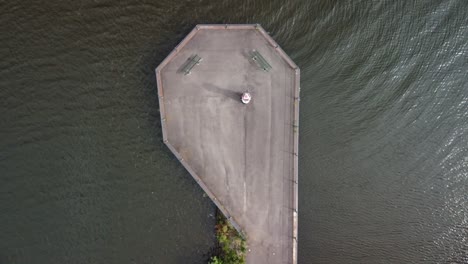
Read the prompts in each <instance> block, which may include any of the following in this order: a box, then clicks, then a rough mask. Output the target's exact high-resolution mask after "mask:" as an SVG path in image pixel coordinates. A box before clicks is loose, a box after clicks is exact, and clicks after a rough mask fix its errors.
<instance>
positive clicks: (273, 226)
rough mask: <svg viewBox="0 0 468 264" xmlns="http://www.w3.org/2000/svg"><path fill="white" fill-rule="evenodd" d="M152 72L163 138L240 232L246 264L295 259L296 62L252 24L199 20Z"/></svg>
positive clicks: (291, 261)
mask: <svg viewBox="0 0 468 264" xmlns="http://www.w3.org/2000/svg"><path fill="white" fill-rule="evenodd" d="M156 77H157V85H158V94H159V104H160V112H161V120H162V122H161V123H162V130H163V138H164V142H165V143H166V145H167V146H168V147H169V149H170V150H171V151H172V152H173V153H174V155H175V156H176V157H177V158H178V159H179V160H180V162H181V163H182V164H183V165H184V167H185V168H186V169H187V170H188V172H189V173H190V174H191V175H192V176H193V178H194V179H195V180H196V181H197V182H198V184H199V185H200V186H201V187H202V188H203V190H204V191H205V192H206V193H207V194H208V195H209V196H210V198H211V199H212V200H213V202H214V203H215V204H216V205H217V206H218V207H219V209H220V210H221V211H222V212H223V213H224V215H225V216H226V217H227V218H228V219H229V220H230V221H231V223H232V224H233V225H234V226H235V227H236V229H238V230H239V231H240V232H242V233H243V234H244V235H245V237H246V239H247V245H248V247H249V252H248V254H247V263H249V264H276V263H292V264H295V263H296V262H297V196H298V192H297V191H298V188H297V187H298V185H297V171H298V159H297V154H298V131H299V129H298V125H299V79H300V78H299V68H298V67H297V66H296V65H295V64H294V62H292V60H291V59H290V58H289V57H288V56H287V55H286V54H285V53H284V51H283V50H282V49H281V48H280V47H279V46H278V45H277V44H276V42H275V41H274V40H273V39H272V38H271V37H270V36H269V35H268V34H267V33H266V32H265V30H264V29H263V28H262V27H261V26H259V25H256V24H254V25H198V26H196V27H195V29H194V30H193V31H192V32H190V33H189V34H188V36H187V37H186V38H185V39H184V40H183V41H182V42H181V43H180V44H179V45H178V46H177V47H176V48H175V49H174V50H173V51H172V53H171V54H170V55H169V56H168V57H167V58H166V59H165V60H164V61H163V62H162V63H161V65H159V67H158V68H157V69H156ZM244 92H249V93H250V94H251V95H252V100H251V101H250V103H248V104H243V103H242V102H241V100H240V98H241V94H242V93H244Z"/></svg>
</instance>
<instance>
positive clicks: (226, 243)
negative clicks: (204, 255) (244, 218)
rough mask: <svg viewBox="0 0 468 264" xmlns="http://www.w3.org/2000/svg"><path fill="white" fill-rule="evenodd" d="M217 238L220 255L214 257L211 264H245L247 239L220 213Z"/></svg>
mask: <svg viewBox="0 0 468 264" xmlns="http://www.w3.org/2000/svg"><path fill="white" fill-rule="evenodd" d="M216 238H217V239H218V245H219V249H220V250H219V251H220V253H219V255H218V256H214V257H212V258H211V259H210V261H209V264H245V254H246V251H247V246H246V242H245V239H244V238H243V237H242V236H241V235H240V234H239V232H237V230H236V229H235V228H234V227H233V226H232V225H231V224H230V223H229V221H228V220H227V219H226V218H225V217H224V216H223V215H222V213H220V212H219V213H218V216H217V224H216Z"/></svg>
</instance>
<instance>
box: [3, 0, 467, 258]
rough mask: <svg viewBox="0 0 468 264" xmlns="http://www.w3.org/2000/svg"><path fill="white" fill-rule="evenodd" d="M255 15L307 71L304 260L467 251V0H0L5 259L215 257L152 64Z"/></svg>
mask: <svg viewBox="0 0 468 264" xmlns="http://www.w3.org/2000/svg"><path fill="white" fill-rule="evenodd" d="M254 22H255V23H257V22H258V23H261V24H262V25H263V26H264V28H265V29H266V30H268V31H269V32H270V33H271V35H272V36H273V37H274V38H275V39H276V40H277V42H278V43H280V45H282V47H283V48H284V49H285V50H286V52H288V53H289V54H290V55H291V57H292V58H293V60H294V61H295V62H296V63H297V64H298V65H299V66H300V67H301V69H302V82H301V86H302V90H301V92H302V100H301V122H300V125H301V128H300V133H301V134H300V135H301V136H300V154H301V155H300V174H299V180H300V195H299V200H300V204H299V208H300V214H299V221H300V231H299V232H300V235H299V263H300V264H306V263H468V1H465V0H459V1H373V2H372V1H325V0H324V1H312V0H310V1H307V0H303V1H279V0H275V1H266V0H265V1H239V0H238V1H234V0H223V1H215V0H213V1H203V0H200V1H189V0H186V1H169V0H164V1H162V0H161V1H149V0H147V1H91V0H84V1H68V2H65V1H6V0H0V57H1V60H0V84H1V86H0V98H1V104H0V263H1V264H7V263H28V264H29V263H206V259H207V254H208V253H209V251H210V249H211V248H212V247H214V243H215V241H214V234H213V225H214V218H213V217H214V216H213V215H214V212H215V210H214V206H213V204H212V203H211V202H210V201H209V199H208V198H206V197H204V195H203V192H202V191H201V190H200V188H199V187H198V186H197V184H196V183H195V182H194V181H193V180H192V179H191V177H190V176H189V174H188V173H187V172H186V171H184V169H183V168H182V166H181V165H179V163H178V162H177V161H176V160H175V159H174V157H173V156H172V154H171V153H170V152H169V151H168V150H167V149H166V148H165V147H164V145H163V144H162V142H161V128H160V124H159V113H158V103H157V96H156V87H155V80H154V73H153V69H154V68H155V67H156V66H157V65H158V64H159V63H160V62H161V61H162V60H163V59H164V57H165V56H166V55H167V54H168V53H169V52H170V51H171V49H172V48H173V47H174V46H175V45H176V44H177V43H178V42H179V41H180V40H181V39H182V38H183V37H184V35H185V34H187V33H188V32H189V31H190V29H191V28H192V27H193V26H194V25H195V24H197V23H254Z"/></svg>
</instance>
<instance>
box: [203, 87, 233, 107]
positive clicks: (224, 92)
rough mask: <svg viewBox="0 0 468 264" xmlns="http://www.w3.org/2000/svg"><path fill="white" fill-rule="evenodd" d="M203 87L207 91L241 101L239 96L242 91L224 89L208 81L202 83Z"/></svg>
mask: <svg viewBox="0 0 468 264" xmlns="http://www.w3.org/2000/svg"><path fill="white" fill-rule="evenodd" d="M203 88H204V89H206V90H207V91H209V92H212V93H216V94H219V95H221V96H223V97H226V98H229V99H232V100H234V101H236V102H239V103H240V102H241V100H240V98H241V95H242V93H237V92H234V91H229V90H225V89H222V88H219V87H218V86H215V85H213V84H210V83H204V84H203Z"/></svg>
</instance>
